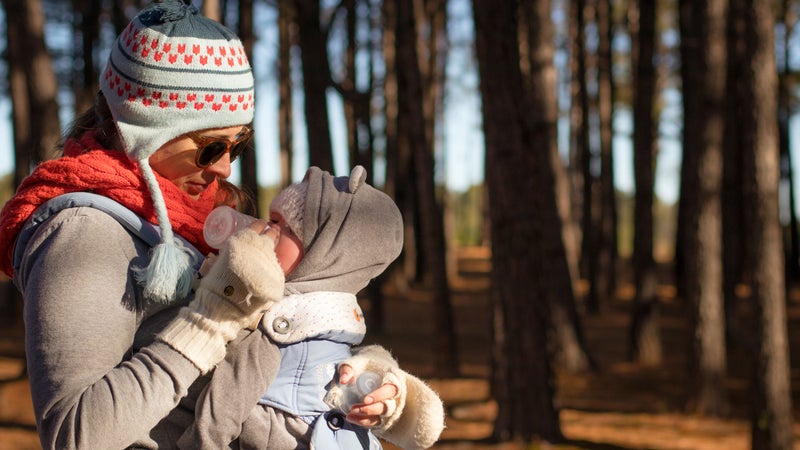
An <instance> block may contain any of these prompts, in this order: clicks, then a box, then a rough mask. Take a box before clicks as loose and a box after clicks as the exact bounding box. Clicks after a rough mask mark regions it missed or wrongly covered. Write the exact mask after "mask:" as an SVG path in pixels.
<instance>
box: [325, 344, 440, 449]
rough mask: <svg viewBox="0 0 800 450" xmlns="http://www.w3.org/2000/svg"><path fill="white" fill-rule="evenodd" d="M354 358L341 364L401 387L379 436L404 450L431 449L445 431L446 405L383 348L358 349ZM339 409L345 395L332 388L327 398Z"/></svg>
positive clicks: (377, 432)
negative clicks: (370, 372)
mask: <svg viewBox="0 0 800 450" xmlns="http://www.w3.org/2000/svg"><path fill="white" fill-rule="evenodd" d="M353 353H354V354H353V356H352V357H351V358H348V359H346V360H345V361H342V362H341V363H340V364H347V365H349V366H350V367H352V368H353V373H354V374H355V376H358V375H359V374H361V373H363V372H365V371H372V372H375V373H377V374H379V376H381V378H382V382H381V385H383V384H387V383H391V384H394V385H395V386H397V389H398V393H397V397H395V398H394V399H392V400H387V401H385V402H384V403H386V409H387V410H386V414H384V415H383V416H381V424H380V425H379V426H377V427H375V428H372V431H373V433H375V435H376V436H378V437H380V438H382V439H385V440H387V441H389V442H391V443H393V444H395V445H397V446H399V447H401V448H403V449H404V450H417V449H425V448H428V447H431V446H432V445H433V444H434V443H436V441H437V440H438V439H439V436H440V435H441V433H442V430H444V405H443V404H442V401H441V399H439V396H438V395H437V394H436V393H435V392H434V391H433V390H432V389H431V388H430V387H429V386H428V385H427V384H425V382H423V381H422V380H420V379H419V378H416V377H414V376H412V375H411V374H409V373H407V372H404V371H403V370H401V369H400V367H399V366H398V364H397V361H396V360H395V359H394V358H393V357H392V355H391V354H390V353H389V352H388V351H386V349H384V348H383V347H380V346H378V345H370V346H366V347H362V348H359V349H355V350H354V351H353ZM325 400H326V402H328V404H331V405H333V406H336V404H337V403H339V402H342V401H344V400H343V398H342V394H341V393H339V392H338V391H337V390H334V389H331V391H329V393H328V395H327V396H326V398H325Z"/></svg>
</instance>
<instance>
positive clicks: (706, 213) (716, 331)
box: [681, 0, 729, 415]
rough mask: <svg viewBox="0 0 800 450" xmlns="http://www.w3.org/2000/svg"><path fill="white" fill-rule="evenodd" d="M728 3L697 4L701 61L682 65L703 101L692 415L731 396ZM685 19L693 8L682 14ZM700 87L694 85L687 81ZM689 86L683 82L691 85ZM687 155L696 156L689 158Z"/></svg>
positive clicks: (690, 181) (698, 115)
mask: <svg viewBox="0 0 800 450" xmlns="http://www.w3.org/2000/svg"><path fill="white" fill-rule="evenodd" d="M727 3H728V2H727V0H705V1H703V2H696V3H695V4H696V5H697V10H696V11H693V18H692V19H683V20H691V22H692V24H691V25H692V26H697V27H699V30H697V31H696V32H693V33H692V34H693V35H695V36H699V37H700V46H699V49H698V50H699V51H698V52H695V53H693V54H692V55H693V56H694V57H695V58H696V59H692V60H686V61H682V63H683V64H685V65H686V66H687V67H686V72H693V73H697V74H700V75H699V79H698V80H696V81H699V82H700V85H699V86H696V89H697V94H698V96H697V97H696V98H690V99H687V101H686V102H685V105H686V108H687V109H688V108H698V109H696V110H694V111H692V112H687V116H690V117H693V118H694V120H697V121H698V122H697V123H696V124H695V125H694V126H691V127H690V128H689V129H687V130H686V131H687V133H686V136H685V138H684V145H685V147H684V154H687V158H685V159H684V161H685V162H684V164H687V165H689V166H688V167H687V168H685V170H683V174H684V176H685V177H687V180H686V187H687V188H688V191H687V192H686V194H688V195H687V196H686V197H684V198H682V199H681V202H682V203H683V204H684V205H685V212H686V225H687V227H686V229H685V230H684V232H685V235H684V240H683V242H682V243H683V244H685V245H686V247H684V248H683V249H682V250H681V251H682V253H683V255H684V264H685V266H684V267H685V271H684V274H683V279H684V282H685V286H686V292H685V295H686V300H687V302H688V304H689V305H691V307H692V313H693V314H692V319H693V320H692V325H693V329H694V332H693V333H692V336H693V337H694V339H693V351H692V356H693V358H692V362H693V364H692V365H691V366H692V377H691V379H692V380H694V386H693V392H692V400H691V409H693V410H694V411H695V412H698V413H700V414H711V415H725V414H727V412H728V410H729V405H728V401H727V396H726V393H725V384H724V380H725V376H726V375H727V373H726V372H727V360H726V356H725V355H726V352H725V315H724V302H723V297H722V207H721V188H722V143H723V138H724V134H725V133H724V131H725V130H724V126H725V110H724V102H725V95H726V88H725V83H726V69H727V60H726V50H727V49H726V41H725V32H726V20H727V9H728V5H727ZM681 12H683V13H685V12H687V11H686V10H683V11H681ZM685 81H695V80H685ZM685 84H686V83H684V85H685ZM688 153H694V154H693V155H692V157H688Z"/></svg>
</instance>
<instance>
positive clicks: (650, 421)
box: [0, 249, 800, 450]
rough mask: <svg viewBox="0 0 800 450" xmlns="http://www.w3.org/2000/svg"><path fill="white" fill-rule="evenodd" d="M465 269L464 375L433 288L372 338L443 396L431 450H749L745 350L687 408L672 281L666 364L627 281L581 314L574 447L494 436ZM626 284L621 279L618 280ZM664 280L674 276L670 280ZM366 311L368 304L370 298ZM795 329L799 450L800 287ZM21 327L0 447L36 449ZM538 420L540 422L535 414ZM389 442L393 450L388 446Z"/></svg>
mask: <svg viewBox="0 0 800 450" xmlns="http://www.w3.org/2000/svg"><path fill="white" fill-rule="evenodd" d="M460 256H461V257H460V264H459V268H460V273H459V276H458V277H457V279H456V280H454V281H453V303H454V308H455V311H454V314H455V319H456V324H457V332H458V335H459V343H458V344H459V349H460V368H461V372H462V376H461V377H459V378H454V379H437V378H433V377H432V375H433V367H432V361H434V358H435V356H436V355H435V348H434V346H433V345H431V342H432V338H433V332H434V324H433V313H432V308H431V302H430V298H431V297H430V293H429V292H426V291H424V290H419V289H415V288H407V289H404V290H403V292H395V289H387V298H386V300H385V306H384V308H385V314H386V317H387V320H386V324H385V325H384V329H383V330H382V332H381V333H373V332H370V334H368V336H367V339H366V340H365V343H380V344H383V345H385V346H386V347H388V348H390V349H391V350H392V352H393V353H394V354H395V356H396V357H397V358H398V359H399V360H400V363H401V365H402V366H403V367H404V368H405V369H407V370H409V371H411V372H412V373H416V374H418V375H420V376H422V377H423V378H425V379H426V380H427V381H428V382H429V383H430V384H431V386H433V388H434V389H436V390H437V391H438V392H439V393H440V394H441V395H442V398H443V399H444V401H445V404H446V408H447V429H446V430H445V431H444V434H443V435H442V439H441V441H440V442H439V443H438V444H437V445H436V446H435V448H436V449H441V450H444V449H448V450H450V449H452V450H456V449H474V450H483V449H501V450H533V449H540V448H542V449H543V448H551V449H555V448H557V449H565V450H571V449H589V450H634V449H648V450H656V449H658V450H667V449H670V450H672V449H675V450H677V449H681V450H745V449H749V448H750V444H749V440H750V438H749V437H750V431H749V422H748V420H747V405H748V399H749V397H748V394H747V389H748V382H747V379H748V376H749V367H748V365H747V364H745V363H744V362H743V360H742V356H741V352H737V351H735V350H734V351H731V354H730V355H729V367H730V369H729V372H730V374H729V376H728V378H727V380H726V387H727V388H728V392H729V394H730V399H731V406H732V408H731V415H730V417H728V418H725V419H719V418H711V417H701V416H696V415H691V414H688V413H686V412H685V411H686V408H685V402H686V398H687V381H688V380H687V376H686V371H685V368H686V367H687V359H686V353H687V352H686V349H687V348H688V347H687V346H688V338H689V332H688V331H689V330H688V326H687V323H686V320H685V319H684V318H683V316H682V314H681V306H680V305H679V304H678V303H677V301H676V299H675V295H674V288H673V287H672V286H670V285H669V283H668V282H667V283H664V284H662V285H661V289H660V290H659V295H660V299H661V300H662V304H663V305H664V308H663V312H662V317H661V320H662V322H661V325H662V337H663V342H664V360H665V361H664V364H663V365H662V366H661V367H657V368H656V367H645V366H641V365H638V364H633V363H630V362H627V361H626V336H627V326H628V323H629V313H628V304H629V302H630V299H631V298H632V294H633V292H632V288H631V286H630V285H629V284H626V283H625V282H621V283H620V286H619V289H618V290H617V298H616V299H615V301H614V302H613V304H611V305H606V306H604V307H603V308H602V311H601V312H600V313H598V314H596V315H592V316H584V318H583V326H584V328H585V329H584V332H585V335H586V338H587V341H588V345H589V348H590V351H591V352H592V355H593V356H594V358H595V359H596V361H597V362H598V363H599V365H600V369H599V370H598V371H597V372H594V373H580V374H570V373H564V372H559V373H558V377H557V404H558V406H559V407H560V418H561V427H562V431H563V434H564V436H565V437H566V439H567V442H566V443H564V444H560V445H556V446H549V445H547V444H537V443H534V444H530V445H524V444H521V443H504V444H497V443H492V442H491V441H489V440H488V438H489V437H490V435H491V433H492V425H493V420H494V415H495V413H496V405H495V404H494V403H493V402H492V400H491V398H490V395H489V383H488V376H489V374H490V368H489V352H490V343H491V309H490V305H489V298H488V286H489V284H488V276H487V274H488V266H489V263H488V257H487V256H488V255H487V254H486V251H485V250H483V249H467V250H464V251H462V252H461V255H460ZM622 278H623V280H624V277H622ZM665 278H667V277H665ZM365 312H366V313H367V314H369V305H368V304H367V305H365ZM789 333H790V341H791V351H792V357H791V360H792V361H793V367H792V371H791V375H792V387H793V391H792V392H793V399H794V407H795V412H794V417H795V427H794V434H795V449H798V450H800V289H793V290H792V292H791V295H790V302H789ZM23 353H24V350H23V342H22V331H21V329H20V327H19V326H17V327H4V328H3V327H0V450H6V449H8V450H25V449H40V448H41V447H40V445H39V441H38V438H37V435H36V426H35V421H34V418H33V411H32V408H31V401H30V394H29V392H28V384H27V379H26V378H25V374H24V359H23ZM531 420H535V418H531ZM385 448H387V449H392V450H394V449H395V447H393V446H391V445H389V444H387V445H386V446H385Z"/></svg>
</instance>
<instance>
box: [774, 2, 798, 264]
mask: <svg viewBox="0 0 800 450" xmlns="http://www.w3.org/2000/svg"><path fill="white" fill-rule="evenodd" d="M781 11H782V13H783V14H782V17H781V23H782V24H783V39H782V40H781V42H780V45H778V51H780V54H781V56H782V57H781V60H782V65H781V68H780V73H779V74H778V130H779V133H780V141H779V142H780V149H781V180H783V181H784V182H785V183H786V184H787V185H788V187H789V189H788V191H789V193H788V195H786V197H787V198H786V199H785V201H784V202H783V207H784V208H783V209H784V210H785V212H786V214H787V215H788V216H789V223H788V224H787V226H786V233H785V235H786V239H785V241H786V273H787V276H789V278H790V279H796V278H797V277H798V276H800V236H798V224H797V211H796V208H795V195H794V190H795V187H796V186H795V181H794V170H793V169H792V151H791V143H790V133H789V119H790V117H791V115H792V88H793V87H792V80H791V77H792V73H791V68H790V64H789V60H790V58H791V50H790V46H791V44H790V42H791V35H792V31H793V30H794V27H795V25H796V23H797V17H796V14H795V13H793V12H792V11H791V8H790V5H789V0H782V1H781Z"/></svg>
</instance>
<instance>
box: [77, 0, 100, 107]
mask: <svg viewBox="0 0 800 450" xmlns="http://www.w3.org/2000/svg"><path fill="white" fill-rule="evenodd" d="M72 8H73V16H74V18H75V20H74V21H73V35H74V36H75V44H74V58H75V59H76V60H81V61H82V64H76V65H75V66H74V70H75V74H74V76H73V85H72V90H73V93H74V97H75V114H80V113H82V112H83V111H86V110H87V109H89V108H90V107H92V106H94V99H95V97H96V95H97V92H98V91H99V90H100V86H99V84H98V80H99V78H100V75H99V71H98V67H97V64H95V60H94V49H95V48H96V47H97V45H98V40H99V39H100V13H101V12H102V8H103V5H102V1H101V0H89V1H78V0H72Z"/></svg>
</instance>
